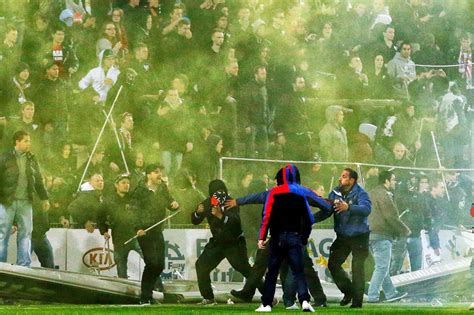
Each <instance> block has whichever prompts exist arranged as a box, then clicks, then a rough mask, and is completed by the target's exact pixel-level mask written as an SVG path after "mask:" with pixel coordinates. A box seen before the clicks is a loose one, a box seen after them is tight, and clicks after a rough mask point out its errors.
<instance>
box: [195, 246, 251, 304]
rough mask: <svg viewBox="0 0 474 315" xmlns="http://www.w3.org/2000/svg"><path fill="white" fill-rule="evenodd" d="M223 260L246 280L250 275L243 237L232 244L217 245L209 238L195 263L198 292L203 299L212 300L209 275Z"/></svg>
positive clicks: (212, 294)
mask: <svg viewBox="0 0 474 315" xmlns="http://www.w3.org/2000/svg"><path fill="white" fill-rule="evenodd" d="M224 258H226V259H227V260H228V261H229V263H230V265H231V266H232V267H233V268H234V269H235V270H237V271H238V272H240V273H241V274H242V275H243V276H244V277H246V278H247V277H248V276H249V275H250V269H251V268H250V264H249V262H248V258H247V246H246V245H245V239H244V238H243V237H240V238H239V239H238V240H236V241H235V242H233V243H218V242H216V241H215V240H213V239H212V238H211V239H210V241H209V243H207V245H206V247H204V251H203V252H202V254H201V256H199V258H198V260H197V261H196V273H197V278H198V285H199V291H200V292H201V295H202V297H203V298H205V299H208V300H212V299H214V293H213V292H212V287H211V277H210V274H211V271H212V270H214V268H216V267H217V265H219V263H220V262H221V261H222V260H224Z"/></svg>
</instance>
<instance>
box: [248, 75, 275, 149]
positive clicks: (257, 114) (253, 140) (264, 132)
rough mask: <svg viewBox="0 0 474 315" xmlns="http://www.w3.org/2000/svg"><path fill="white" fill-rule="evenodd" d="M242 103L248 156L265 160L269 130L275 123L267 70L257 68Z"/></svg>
mask: <svg viewBox="0 0 474 315" xmlns="http://www.w3.org/2000/svg"><path fill="white" fill-rule="evenodd" d="M241 93H242V96H241V103H242V107H243V108H244V111H245V113H244V117H243V124H242V126H243V127H244V128H245V129H244V130H245V134H246V138H247V140H246V142H247V143H246V147H247V148H246V151H247V153H246V156H251V157H256V156H258V157H260V158H265V156H266V154H267V151H268V130H269V127H270V125H271V124H272V123H273V118H274V114H273V108H272V107H271V105H270V104H269V101H268V100H269V97H268V90H267V69H266V68H265V67H264V66H257V67H256V68H255V71H254V80H252V81H251V82H250V83H249V84H248V85H247V86H245V87H243V88H242V91H241Z"/></svg>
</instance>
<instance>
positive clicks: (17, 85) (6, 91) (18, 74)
mask: <svg viewBox="0 0 474 315" xmlns="http://www.w3.org/2000/svg"><path fill="white" fill-rule="evenodd" d="M29 79H30V67H29V66H28V65H27V64H26V63H23V62H20V63H19V64H18V65H17V66H16V69H15V72H14V75H13V76H12V77H10V78H9V81H8V82H7V83H6V84H4V85H3V86H2V87H0V89H2V90H3V95H4V98H3V99H4V105H3V106H5V109H4V112H5V114H6V115H7V116H17V115H18V113H19V111H20V108H21V107H20V106H21V104H23V103H24V102H26V101H27V100H30V99H31V95H32V88H31V82H30V80H29Z"/></svg>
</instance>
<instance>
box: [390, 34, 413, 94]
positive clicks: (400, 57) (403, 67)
mask: <svg viewBox="0 0 474 315" xmlns="http://www.w3.org/2000/svg"><path fill="white" fill-rule="evenodd" d="M411 47H412V46H411V44H410V43H409V42H403V43H402V44H401V45H400V52H397V53H396V54H395V57H393V59H392V60H390V61H389V62H388V63H387V73H388V75H389V76H390V77H391V78H393V79H394V80H395V83H394V86H393V87H394V91H395V94H397V95H398V96H399V97H403V98H405V97H406V96H407V93H408V84H410V83H411V82H412V81H414V80H416V68H415V63H414V62H413V61H412V60H411V58H410V56H411Z"/></svg>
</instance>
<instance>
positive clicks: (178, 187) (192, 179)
mask: <svg viewBox="0 0 474 315" xmlns="http://www.w3.org/2000/svg"><path fill="white" fill-rule="evenodd" d="M197 180H198V178H197V177H196V175H195V174H192V173H190V172H189V170H187V169H185V168H181V170H179V172H178V175H177V176H176V180H175V183H174V185H173V186H172V187H171V188H170V193H171V194H172V195H173V196H176V197H177V198H176V201H177V202H178V203H179V204H180V205H181V209H182V212H181V213H180V214H178V215H177V216H176V217H174V218H173V223H174V224H182V225H184V224H190V223H191V222H190V221H189V218H190V217H191V214H192V212H194V208H195V207H196V205H197V204H198V203H199V202H200V201H201V200H203V199H206V196H205V195H204V193H203V192H201V191H200V190H199V189H198V188H197V187H196V184H197Z"/></svg>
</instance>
